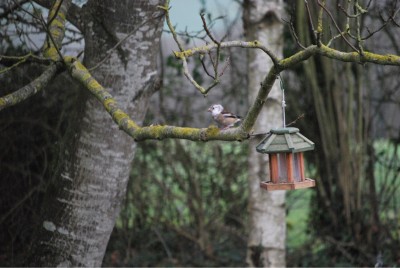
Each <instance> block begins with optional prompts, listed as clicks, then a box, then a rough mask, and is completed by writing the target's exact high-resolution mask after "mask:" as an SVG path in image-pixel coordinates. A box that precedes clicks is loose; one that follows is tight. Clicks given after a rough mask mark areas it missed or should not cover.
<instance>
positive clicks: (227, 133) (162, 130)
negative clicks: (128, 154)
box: [65, 57, 248, 141]
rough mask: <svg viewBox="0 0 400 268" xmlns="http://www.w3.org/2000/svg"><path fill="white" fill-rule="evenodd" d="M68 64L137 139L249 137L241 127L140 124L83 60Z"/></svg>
mask: <svg viewBox="0 0 400 268" xmlns="http://www.w3.org/2000/svg"><path fill="white" fill-rule="evenodd" d="M65 64H66V65H67V66H68V69H69V72H70V74H71V76H72V77H73V78H74V79H75V80H77V81H78V82H79V83H81V84H82V85H83V86H84V87H85V88H86V89H87V90H89V91H90V92H91V93H92V94H93V95H94V96H95V97H96V98H97V99H98V100H99V101H100V102H101V103H102V104H103V106H104V108H105V110H106V111H107V112H108V113H109V114H110V115H111V117H112V119H113V120H114V122H115V123H116V124H117V125H118V126H119V128H120V129H121V130H123V131H124V132H125V133H127V134H128V135H129V136H131V137H132V138H133V139H135V140H136V141H142V140H148V139H156V140H161V139H167V138H169V139H186V140H193V141H210V140H224V141H242V140H244V139H247V138H248V134H247V133H245V132H243V131H242V129H240V128H235V129H228V130H224V131H220V130H219V129H218V128H217V127H215V126H210V127H208V128H189V127H176V126H160V125H156V126H147V127H140V126H139V125H137V124H136V123H135V122H134V121H133V120H132V119H131V118H130V117H129V115H127V114H126V113H125V112H124V111H122V110H121V109H120V108H119V106H118V103H117V101H116V100H115V99H114V98H113V97H112V96H111V94H109V93H108V92H107V91H106V90H105V88H104V87H103V86H101V85H100V84H99V83H98V82H97V81H96V79H95V78H94V77H93V76H92V75H91V74H90V72H89V71H88V70H87V69H86V68H85V66H84V65H83V64H82V63H81V62H79V61H78V60H77V59H76V58H73V57H65Z"/></svg>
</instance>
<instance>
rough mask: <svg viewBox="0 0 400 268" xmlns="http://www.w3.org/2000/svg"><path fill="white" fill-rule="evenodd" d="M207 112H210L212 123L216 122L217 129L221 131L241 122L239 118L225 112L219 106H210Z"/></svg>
mask: <svg viewBox="0 0 400 268" xmlns="http://www.w3.org/2000/svg"><path fill="white" fill-rule="evenodd" d="M208 112H211V115H212V117H213V118H214V121H215V122H217V124H218V127H219V128H221V129H227V128H230V127H233V126H235V124H236V123H238V122H240V121H241V117H240V116H237V115H234V114H232V113H230V112H228V111H225V110H224V107H223V106H222V105H221V104H214V105H212V106H211V107H210V108H208Z"/></svg>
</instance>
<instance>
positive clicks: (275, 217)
mask: <svg viewBox="0 0 400 268" xmlns="http://www.w3.org/2000/svg"><path fill="white" fill-rule="evenodd" d="M282 13H283V1H280V0H275V1H262V0H245V1H244V11H243V21H244V28H245V34H246V39H247V40H259V41H260V42H261V43H263V44H264V45H266V46H267V47H268V48H269V49H271V51H272V52H273V53H275V55H277V56H278V58H281V57H282V51H283V25H282V23H281V21H280V19H281V17H282ZM272 64H273V63H272V61H271V60H270V59H269V58H268V57H267V55H266V54H265V53H262V52H260V51H258V50H249V51H248V66H247V68H248V71H247V73H248V91H249V101H250V103H253V102H254V99H255V97H256V94H257V90H258V89H259V87H260V83H261V82H262V81H263V79H264V76H265V74H266V73H268V71H269V69H270V68H271V67H272V66H273V65H272ZM277 82H278V81H277ZM281 99H282V94H281V90H280V88H279V83H275V85H274V88H273V89H272V91H271V93H270V94H269V96H268V99H267V102H266V105H265V107H264V108H263V111H262V112H261V114H260V116H259V117H258V121H257V123H256V126H257V127H256V129H254V131H255V132H256V133H259V132H268V131H269V130H270V129H271V128H277V127H282V111H281ZM259 142H260V139H252V140H251V141H250V152H249V158H248V165H249V187H250V191H249V214H250V215H249V217H250V223H249V228H250V230H249V240H248V245H247V258H246V262H247V265H248V266H252V267H260V266H263V267H279V266H285V264H286V262H285V240H286V217H285V216H286V214H285V192H284V191H275V192H267V191H265V190H262V189H260V186H259V184H260V181H265V180H269V167H268V157H267V156H266V155H263V154H260V153H258V152H256V150H255V147H256V145H257V144H258V143H259Z"/></svg>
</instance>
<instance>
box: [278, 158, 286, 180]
mask: <svg viewBox="0 0 400 268" xmlns="http://www.w3.org/2000/svg"><path fill="white" fill-rule="evenodd" d="M277 156H278V178H279V182H287V177H288V174H287V162H286V154H285V153H280V154H277Z"/></svg>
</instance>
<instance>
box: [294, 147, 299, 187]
mask: <svg viewBox="0 0 400 268" xmlns="http://www.w3.org/2000/svg"><path fill="white" fill-rule="evenodd" d="M293 179H294V181H295V182H299V181H301V169H300V155H299V154H298V153H294V154H293Z"/></svg>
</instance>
